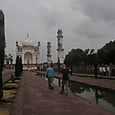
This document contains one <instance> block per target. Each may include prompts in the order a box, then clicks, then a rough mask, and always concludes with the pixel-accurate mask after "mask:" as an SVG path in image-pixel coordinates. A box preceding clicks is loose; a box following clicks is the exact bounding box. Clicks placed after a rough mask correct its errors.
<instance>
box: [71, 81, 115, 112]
mask: <svg viewBox="0 0 115 115" xmlns="http://www.w3.org/2000/svg"><path fill="white" fill-rule="evenodd" d="M69 88H70V91H71V92H72V93H74V94H75V95H78V96H81V97H83V98H86V99H88V100H90V101H91V102H93V103H96V104H99V105H101V106H103V107H104V108H106V109H109V110H111V111H113V112H115V99H114V98H115V93H113V92H110V91H104V90H101V89H99V88H92V87H89V86H87V85H83V84H78V83H73V82H71V83H70V85H69Z"/></svg>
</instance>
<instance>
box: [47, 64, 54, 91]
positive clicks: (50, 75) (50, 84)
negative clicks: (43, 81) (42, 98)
mask: <svg viewBox="0 0 115 115" xmlns="http://www.w3.org/2000/svg"><path fill="white" fill-rule="evenodd" d="M46 72H47V77H48V87H49V89H51V90H53V73H54V70H53V68H51V64H48V68H47V71H46Z"/></svg>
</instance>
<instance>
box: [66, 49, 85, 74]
mask: <svg viewBox="0 0 115 115" xmlns="http://www.w3.org/2000/svg"><path fill="white" fill-rule="evenodd" d="M84 56H85V54H84V51H83V50H82V49H79V48H78V49H72V50H71V51H70V52H69V53H68V55H66V57H65V60H64V63H65V64H66V65H67V66H69V67H70V68H71V75H72V70H73V66H79V65H80V64H81V62H82V63H83V61H84Z"/></svg>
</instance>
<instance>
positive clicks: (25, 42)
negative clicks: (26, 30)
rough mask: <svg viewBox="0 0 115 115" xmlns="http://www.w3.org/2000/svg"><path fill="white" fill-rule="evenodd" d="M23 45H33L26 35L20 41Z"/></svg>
mask: <svg viewBox="0 0 115 115" xmlns="http://www.w3.org/2000/svg"><path fill="white" fill-rule="evenodd" d="M22 45H23V46H34V43H33V42H32V40H31V39H30V38H29V37H27V38H26V39H25V40H24V41H23V42H22Z"/></svg>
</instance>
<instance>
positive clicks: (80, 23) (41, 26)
mask: <svg viewBox="0 0 115 115" xmlns="http://www.w3.org/2000/svg"><path fill="white" fill-rule="evenodd" d="M0 8H1V9H2V10H3V12H4V14H5V22H6V23H5V28H6V43H7V48H6V52H7V53H12V54H13V55H15V48H16V47H15V42H16V41H19V42H20V43H21V42H22V41H23V40H24V39H25V37H26V33H27V32H29V33H30V37H31V39H32V40H33V41H34V42H36V43H37V42H38V41H40V42H41V48H40V49H41V62H44V61H46V60H47V57H46V55H47V52H46V51H47V47H46V44H47V42H48V41H49V42H51V44H52V59H53V62H56V61H57V50H56V49H57V30H58V28H59V27H61V28H62V30H63V36H64V38H63V41H64V49H65V54H67V53H68V51H70V50H71V49H72V48H83V49H85V48H100V47H102V46H103V45H104V44H105V43H106V42H109V41H110V40H114V38H115V21H114V20H115V12H114V11H115V1H114V0H66V1H65V0H19V1H16V0H10V1H9V0H1V2H0Z"/></svg>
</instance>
